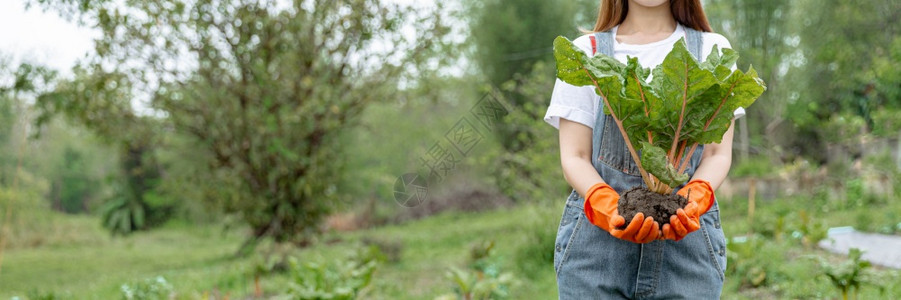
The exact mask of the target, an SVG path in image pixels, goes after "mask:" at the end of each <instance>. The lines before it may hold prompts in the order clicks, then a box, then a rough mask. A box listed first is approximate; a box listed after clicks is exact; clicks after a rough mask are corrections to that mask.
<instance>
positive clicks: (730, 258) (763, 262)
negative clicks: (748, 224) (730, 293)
mask: <svg viewBox="0 0 901 300" xmlns="http://www.w3.org/2000/svg"><path fill="white" fill-rule="evenodd" d="M764 243H765V241H763V240H762V239H760V238H756V237H753V236H752V237H750V238H747V239H745V240H741V241H740V240H737V239H730V240H729V243H728V244H727V245H726V246H727V248H728V250H729V251H726V260H727V262H726V276H727V277H728V278H731V279H732V280H735V281H737V282H739V286H742V287H760V286H765V285H767V284H768V283H769V281H771V280H772V279H771V278H768V277H773V272H774V270H773V268H772V265H771V264H770V261H771V260H768V259H766V258H765V256H763V255H760V252H759V251H761V250H764V251H765V250H767V248H762V247H763V246H764Z"/></svg>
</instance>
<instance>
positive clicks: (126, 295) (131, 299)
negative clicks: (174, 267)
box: [121, 276, 174, 300]
mask: <svg viewBox="0 0 901 300" xmlns="http://www.w3.org/2000/svg"><path fill="white" fill-rule="evenodd" d="M121 290H122V299H125V300H164V299H172V298H174V290H173V288H172V284H170V283H169V282H168V281H166V278H163V277H162V276H157V277H156V278H154V279H150V280H145V281H144V282H140V283H136V284H132V285H129V284H123V285H122V287H121Z"/></svg>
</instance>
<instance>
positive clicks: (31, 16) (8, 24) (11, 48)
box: [0, 0, 97, 74]
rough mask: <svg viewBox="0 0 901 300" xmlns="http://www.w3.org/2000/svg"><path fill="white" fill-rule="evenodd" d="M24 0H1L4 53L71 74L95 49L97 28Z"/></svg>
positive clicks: (0, 37) (0, 38) (0, 34)
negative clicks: (62, 16)
mask: <svg viewBox="0 0 901 300" xmlns="http://www.w3.org/2000/svg"><path fill="white" fill-rule="evenodd" d="M24 2H25V1H24V0H0V28H2V29H0V56H2V57H5V58H11V59H12V62H13V63H14V64H15V63H17V62H22V61H26V62H34V63H40V64H43V65H47V66H49V67H51V68H53V69H56V70H59V71H61V72H62V73H63V74H68V73H69V69H71V67H72V66H73V65H74V64H75V62H76V61H77V60H78V59H79V58H81V57H84V55H85V53H87V52H89V51H91V48H92V46H93V42H92V40H93V37H94V36H96V35H97V34H95V33H94V32H93V31H91V30H88V29H85V28H82V27H79V26H78V25H76V24H75V23H74V22H71V23H70V22H68V21H66V20H64V19H63V18H61V17H59V16H58V15H57V14H56V13H55V12H52V11H49V12H43V11H42V10H41V9H40V8H39V7H32V8H30V9H28V10H26V9H25V4H24Z"/></svg>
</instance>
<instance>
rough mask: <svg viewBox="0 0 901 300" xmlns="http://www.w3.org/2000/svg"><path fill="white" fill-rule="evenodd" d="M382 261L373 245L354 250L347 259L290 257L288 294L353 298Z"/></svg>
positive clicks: (366, 284) (301, 297)
mask: <svg viewBox="0 0 901 300" xmlns="http://www.w3.org/2000/svg"><path fill="white" fill-rule="evenodd" d="M384 260H385V259H384V255H383V254H381V252H379V249H378V247H376V246H369V247H364V248H360V249H357V251H356V253H354V254H352V255H350V256H348V257H347V258H346V259H341V260H336V261H332V262H325V263H324V262H318V261H305V262H299V261H298V260H297V259H296V258H293V259H291V262H290V263H291V270H292V272H293V274H292V277H293V278H294V282H293V283H292V284H291V287H290V289H289V293H290V294H291V296H292V298H293V299H356V298H357V297H358V296H360V294H361V293H363V290H364V289H365V288H366V287H367V286H369V283H370V282H372V275H373V273H374V272H375V270H376V267H377V266H378V265H379V264H380V263H381V262H383V261H384Z"/></svg>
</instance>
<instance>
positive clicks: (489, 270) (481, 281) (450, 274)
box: [436, 240, 517, 300]
mask: <svg viewBox="0 0 901 300" xmlns="http://www.w3.org/2000/svg"><path fill="white" fill-rule="evenodd" d="M494 246H495V244H494V241H492V240H482V241H480V242H477V243H475V244H473V245H472V247H471V248H470V257H469V258H470V260H471V261H472V262H471V263H470V266H469V268H467V269H460V268H457V267H451V268H450V270H448V271H447V274H446V275H445V277H447V279H448V280H450V281H451V282H453V285H454V295H451V294H447V295H442V296H439V297H438V298H436V299H464V300H473V299H479V300H482V299H485V300H487V299H505V298H508V297H509V296H510V289H511V288H512V287H513V286H514V285H515V284H517V281H516V279H515V278H514V276H513V274H512V273H501V271H500V266H499V264H498V262H497V259H496V257H495V256H494Z"/></svg>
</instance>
